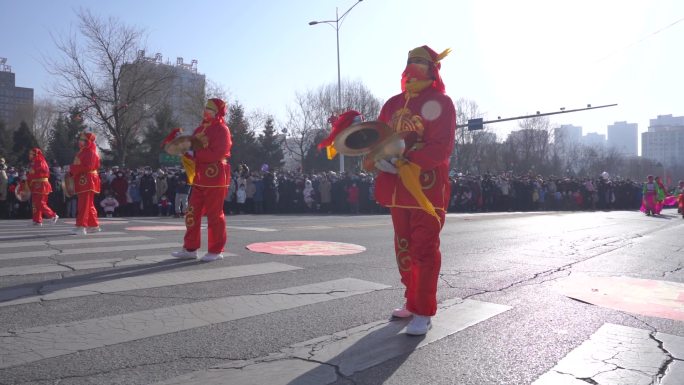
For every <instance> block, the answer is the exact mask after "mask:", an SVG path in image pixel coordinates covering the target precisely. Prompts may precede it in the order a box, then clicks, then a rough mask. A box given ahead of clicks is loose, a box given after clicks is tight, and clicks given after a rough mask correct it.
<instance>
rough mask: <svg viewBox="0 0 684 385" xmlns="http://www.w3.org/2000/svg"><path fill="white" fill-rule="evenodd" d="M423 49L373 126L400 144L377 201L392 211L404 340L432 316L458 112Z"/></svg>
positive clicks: (386, 166)
mask: <svg viewBox="0 0 684 385" xmlns="http://www.w3.org/2000/svg"><path fill="white" fill-rule="evenodd" d="M449 52H450V50H448V49H447V50H445V51H444V52H442V53H441V54H439V55H438V54H437V53H436V52H435V51H433V50H432V49H430V48H429V47H428V46H422V47H418V48H415V49H413V50H411V51H409V55H408V61H407V65H406V69H405V70H404V72H403V74H402V79H401V90H402V92H401V93H400V94H398V95H395V96H393V97H392V98H390V99H389V100H388V101H387V102H386V103H385V105H384V106H383V107H382V110H381V111H380V116H379V117H378V120H380V121H383V122H385V123H387V124H388V125H389V126H390V127H391V128H392V129H394V131H395V132H404V131H408V132H410V133H409V134H407V136H406V137H405V139H404V140H405V143H406V149H405V150H404V153H403V157H402V158H400V159H396V160H384V159H383V160H380V161H378V162H376V163H375V167H376V168H377V169H378V170H380V171H381V172H380V173H379V174H378V176H377V179H376V189H375V198H376V200H377V201H378V203H380V204H381V205H383V206H386V207H389V208H390V212H391V215H392V223H393V225H394V234H395V238H394V248H395V253H396V258H397V265H398V267H399V273H400V274H401V282H402V283H403V284H404V286H405V287H406V290H405V292H404V296H405V297H406V303H405V304H404V306H403V307H402V308H399V309H395V310H394V311H393V312H392V315H393V316H395V317H401V318H404V317H411V316H413V319H412V320H411V322H409V324H408V326H407V328H406V333H407V334H410V335H423V334H425V333H427V331H428V330H429V329H430V327H431V324H430V317H431V316H433V315H435V313H436V312H437V281H438V278H439V270H440V267H441V254H440V251H439V233H440V231H441V229H442V226H443V225H444V219H445V213H446V209H447V207H448V204H449V196H450V184H449V174H448V172H449V158H450V156H451V153H452V151H453V148H454V135H455V130H456V109H455V107H454V104H453V102H452V101H451V99H450V98H449V97H448V96H447V95H446V94H445V90H444V83H443V82H442V79H441V77H440V75H439V69H440V67H441V65H440V61H441V60H442V59H443V58H444V57H445V56H446V55H447V54H448V53H449Z"/></svg>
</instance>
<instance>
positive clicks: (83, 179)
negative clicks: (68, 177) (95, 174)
mask: <svg viewBox="0 0 684 385" xmlns="http://www.w3.org/2000/svg"><path fill="white" fill-rule="evenodd" d="M86 183H88V181H87V180H86V177H85V175H81V176H80V177H79V178H78V184H80V185H81V186H85V185H86Z"/></svg>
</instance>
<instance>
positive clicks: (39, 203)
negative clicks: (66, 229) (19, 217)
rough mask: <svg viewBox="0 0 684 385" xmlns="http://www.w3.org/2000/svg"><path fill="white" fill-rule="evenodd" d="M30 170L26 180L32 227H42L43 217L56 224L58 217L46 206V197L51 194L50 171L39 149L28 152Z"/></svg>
mask: <svg viewBox="0 0 684 385" xmlns="http://www.w3.org/2000/svg"><path fill="white" fill-rule="evenodd" d="M29 161H30V169H29V172H28V174H26V179H27V181H28V184H29V188H30V190H31V203H32V205H33V225H34V226H42V225H43V216H45V217H46V218H48V219H50V220H51V222H52V223H57V220H58V219H59V216H58V215H57V214H56V213H55V212H54V211H52V209H51V208H50V206H48V204H47V200H48V195H49V194H50V193H51V192H52V186H51V185H50V181H49V177H50V169H49V168H48V164H47V161H46V160H45V156H43V151H41V150H40V148H38V147H36V148H32V149H31V150H29Z"/></svg>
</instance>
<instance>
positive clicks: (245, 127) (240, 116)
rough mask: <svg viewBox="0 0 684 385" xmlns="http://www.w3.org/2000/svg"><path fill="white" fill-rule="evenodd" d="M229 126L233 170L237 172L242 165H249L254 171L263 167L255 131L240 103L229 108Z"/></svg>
mask: <svg viewBox="0 0 684 385" xmlns="http://www.w3.org/2000/svg"><path fill="white" fill-rule="evenodd" d="M227 124H228V127H229V128H230V133H231V136H232V139H233V148H232V150H231V157H230V158H231V164H232V167H233V170H237V167H238V165H239V164H241V163H245V164H247V166H249V168H250V169H252V170H253V169H256V167H258V166H261V163H260V161H261V159H259V158H260V156H259V153H258V152H259V146H258V144H257V141H256V138H255V136H254V131H252V130H251V128H250V127H249V122H248V121H247V119H245V109H244V107H242V105H241V104H240V103H239V102H236V103H235V104H232V105H231V106H230V107H229V108H228V122H227Z"/></svg>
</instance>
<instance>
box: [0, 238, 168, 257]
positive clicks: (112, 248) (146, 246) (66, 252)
mask: <svg viewBox="0 0 684 385" xmlns="http://www.w3.org/2000/svg"><path fill="white" fill-rule="evenodd" d="M174 247H180V243H178V242H170V243H147V244H141V245H119V246H107V247H91V248H85V249H67V250H62V251H61V252H60V251H58V250H40V251H23V252H17V253H6V254H2V255H0V260H5V259H22V258H38V257H52V256H60V257H61V256H63V255H78V254H97V253H114V252H119V251H136V250H150V249H170V248H174Z"/></svg>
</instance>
